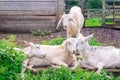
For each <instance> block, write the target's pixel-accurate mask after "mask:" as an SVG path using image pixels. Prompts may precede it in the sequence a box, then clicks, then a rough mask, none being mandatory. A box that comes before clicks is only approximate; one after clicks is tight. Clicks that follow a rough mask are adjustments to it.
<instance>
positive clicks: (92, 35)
mask: <svg viewBox="0 0 120 80" xmlns="http://www.w3.org/2000/svg"><path fill="white" fill-rule="evenodd" d="M94 34H95V33H92V34H90V35H89V36H87V37H86V41H88V40H90V39H91V38H93V37H94Z"/></svg>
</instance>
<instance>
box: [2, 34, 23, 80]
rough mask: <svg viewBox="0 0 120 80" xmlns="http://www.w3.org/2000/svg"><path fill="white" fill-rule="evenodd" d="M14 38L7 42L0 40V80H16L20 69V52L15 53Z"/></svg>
mask: <svg viewBox="0 0 120 80" xmlns="http://www.w3.org/2000/svg"><path fill="white" fill-rule="evenodd" d="M14 40H15V36H13V35H11V36H9V39H8V40H0V80H16V79H17V76H18V75H20V72H21V69H22V60H23V59H24V57H23V53H22V52H16V51H15V50H14V49H13V48H14V47H15V43H14Z"/></svg>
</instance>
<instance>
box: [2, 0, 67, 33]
mask: <svg viewBox="0 0 120 80" xmlns="http://www.w3.org/2000/svg"><path fill="white" fill-rule="evenodd" d="M63 1H64V0H0V31H7V32H31V31H33V30H43V29H46V30H51V31H55V27H56V24H57V21H58V19H59V17H60V15H61V14H62V13H63V11H64V7H65V6H64V4H63V3H64V2H63Z"/></svg>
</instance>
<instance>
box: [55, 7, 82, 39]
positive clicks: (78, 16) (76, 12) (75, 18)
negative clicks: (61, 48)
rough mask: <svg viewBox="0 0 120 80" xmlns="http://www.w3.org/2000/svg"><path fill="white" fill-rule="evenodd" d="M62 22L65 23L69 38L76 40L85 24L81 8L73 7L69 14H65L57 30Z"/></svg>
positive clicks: (64, 26)
mask: <svg viewBox="0 0 120 80" xmlns="http://www.w3.org/2000/svg"><path fill="white" fill-rule="evenodd" d="M61 22H62V23H63V28H64V29H66V30H67V38H70V37H74V38H76V37H77V36H78V34H79V33H80V31H81V29H82V27H83V24H84V17H83V15H82V12H81V8H80V7H77V6H73V7H72V8H71V9H70V12H69V14H65V13H64V14H63V15H62V17H61V19H60V20H59V22H58V25H57V27H56V29H57V28H58V27H59V25H60V23H61Z"/></svg>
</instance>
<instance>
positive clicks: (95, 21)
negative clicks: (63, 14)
mask: <svg viewBox="0 0 120 80" xmlns="http://www.w3.org/2000/svg"><path fill="white" fill-rule="evenodd" d="M111 17H112V16H108V18H111ZM116 18H120V16H116ZM105 23H106V24H113V22H112V20H106V22H105ZM85 26H86V27H99V26H102V18H90V19H86V21H85Z"/></svg>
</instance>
